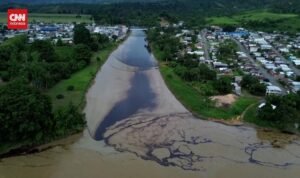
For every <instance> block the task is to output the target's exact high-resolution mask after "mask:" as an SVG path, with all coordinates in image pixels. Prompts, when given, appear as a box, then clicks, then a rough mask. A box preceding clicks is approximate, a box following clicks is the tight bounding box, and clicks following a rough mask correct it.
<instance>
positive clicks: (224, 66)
mask: <svg viewBox="0 0 300 178" xmlns="http://www.w3.org/2000/svg"><path fill="white" fill-rule="evenodd" d="M175 26H176V27H177V26H178V25H175ZM193 36H197V40H196V41H193V40H192V37H193ZM176 37H178V38H180V42H181V43H182V44H183V45H184V46H186V48H185V52H186V54H188V55H192V56H193V57H194V58H195V59H197V60H198V61H199V63H204V64H207V65H208V66H209V67H210V68H212V69H214V70H215V71H217V72H218V75H233V76H234V77H235V81H234V82H233V83H232V85H233V88H234V92H235V93H236V94H238V95H241V94H242V92H241V86H240V82H241V80H242V75H247V74H250V75H252V76H255V77H257V78H259V80H260V82H261V83H263V84H265V85H266V95H270V94H275V95H284V94H288V93H291V92H293V93H296V92H297V91H299V90H300V81H299V76H300V59H299V50H300V34H297V36H296V37H291V36H289V35H287V34H280V33H265V32H255V31H249V30H247V29H244V28H237V29H236V30H235V31H233V32H224V31H223V29H222V28H221V27H218V26H212V27H209V28H205V29H203V30H202V31H200V32H198V33H195V31H193V30H186V29H184V30H182V31H181V33H178V34H176ZM225 41H227V42H228V41H230V42H232V43H235V45H236V47H237V48H236V52H235V55H234V56H231V57H232V59H229V60H226V61H224V60H220V59H219V58H218V57H219V56H218V51H219V48H220V45H222V44H223V43H224V42H225ZM297 52H298V56H296V55H297Z"/></svg>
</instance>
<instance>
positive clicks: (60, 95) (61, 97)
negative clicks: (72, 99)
mask: <svg viewBox="0 0 300 178" xmlns="http://www.w3.org/2000/svg"><path fill="white" fill-rule="evenodd" d="M64 97H65V96H64V95H63V94H58V95H56V99H58V100H60V99H63V98H64Z"/></svg>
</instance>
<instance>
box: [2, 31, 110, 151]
mask: <svg viewBox="0 0 300 178" xmlns="http://www.w3.org/2000/svg"><path fill="white" fill-rule="evenodd" d="M75 28H77V26H76V27H75ZM76 35H79V36H80V35H81V32H79V33H77V34H75V36H76ZM88 35H89V34H88ZM88 37H89V39H90V40H89V43H87V42H86V44H83V43H80V42H79V43H77V44H76V45H69V44H60V45H55V44H53V43H51V42H50V41H39V40H36V41H34V42H33V43H32V44H28V43H27V37H26V36H17V37H15V38H12V39H9V40H7V41H5V42H4V43H3V44H1V45H0V57H1V58H0V63H1V65H0V74H1V78H2V79H3V80H4V81H5V82H6V83H5V84H4V85H3V86H1V87H0V106H1V108H0V122H1V123H2V124H1V126H0V143H1V146H0V154H3V153H6V152H8V151H10V150H11V149H17V148H20V147H21V148H27V147H29V148H30V147H32V146H35V145H38V144H42V143H46V142H49V141H51V140H54V139H58V138H62V137H65V136H68V135H70V134H73V133H76V132H78V131H81V130H82V129H83V128H84V126H85V119H84V115H83V114H82V106H83V104H84V102H83V101H84V94H85V92H86V90H87V88H88V86H89V84H90V82H91V80H92V79H93V77H94V76H95V74H96V71H97V70H98V69H99V67H100V66H101V65H102V64H103V62H104V60H105V59H106V58H107V57H108V55H109V54H110V52H111V51H112V50H113V49H114V47H115V46H116V45H115V43H111V42H109V41H108V42H107V41H105V42H104V41H103V40H102V39H103V38H101V40H99V36H88ZM99 41H102V43H100V42H99ZM92 45H96V46H97V47H96V48H95V49H94V50H96V49H99V48H101V49H102V50H101V51H97V52H95V53H93V52H92V50H91V48H90V46H92ZM92 55H93V57H92ZM47 95H48V96H47Z"/></svg>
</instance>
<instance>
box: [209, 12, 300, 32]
mask: <svg viewBox="0 0 300 178" xmlns="http://www.w3.org/2000/svg"><path fill="white" fill-rule="evenodd" d="M206 20H207V21H208V24H210V25H221V26H222V25H242V23H243V22H247V21H260V22H266V21H268V22H272V25H270V27H267V26H264V27H262V29H263V28H266V29H270V28H272V29H277V30H281V31H290V32H299V31H300V17H299V15H297V14H279V13H272V12H268V11H248V12H245V13H241V14H238V15H234V16H227V17H224V16H222V17H210V18H207V19H206Z"/></svg>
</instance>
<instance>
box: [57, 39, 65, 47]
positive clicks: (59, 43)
mask: <svg viewBox="0 0 300 178" xmlns="http://www.w3.org/2000/svg"><path fill="white" fill-rule="evenodd" d="M63 45H64V44H63V42H62V40H61V38H58V40H57V42H56V46H63Z"/></svg>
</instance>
